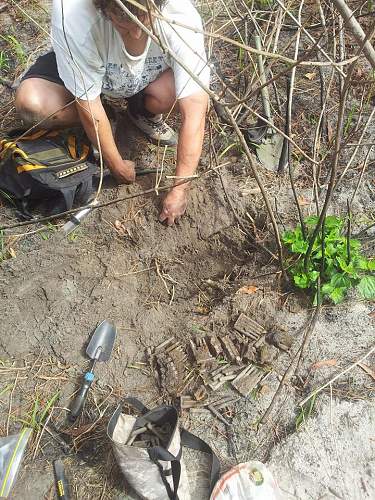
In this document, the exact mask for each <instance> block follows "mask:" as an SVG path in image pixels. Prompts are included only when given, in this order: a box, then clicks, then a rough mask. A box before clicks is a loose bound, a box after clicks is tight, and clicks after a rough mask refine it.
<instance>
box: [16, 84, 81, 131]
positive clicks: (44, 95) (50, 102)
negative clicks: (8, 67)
mask: <svg viewBox="0 0 375 500" xmlns="http://www.w3.org/2000/svg"><path fill="white" fill-rule="evenodd" d="M15 106H16V110H17V113H18V115H19V116H20V118H21V119H22V121H23V122H24V124H25V125H27V126H32V125H36V124H39V125H38V127H40V128H63V127H71V126H74V125H77V124H79V123H80V120H79V117H78V113H77V110H76V104H75V101H74V97H73V96H72V94H71V93H70V92H69V91H68V90H67V89H66V88H65V87H63V86H62V85H59V84H57V83H54V82H49V81H48V80H44V79H43V78H28V79H27V80H24V81H23V82H21V84H20V86H19V87H18V89H17V93H16V102H15Z"/></svg>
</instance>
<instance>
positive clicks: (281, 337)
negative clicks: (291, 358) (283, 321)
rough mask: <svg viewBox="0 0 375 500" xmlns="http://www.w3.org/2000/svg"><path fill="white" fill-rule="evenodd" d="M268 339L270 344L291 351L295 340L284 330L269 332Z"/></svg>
mask: <svg viewBox="0 0 375 500" xmlns="http://www.w3.org/2000/svg"><path fill="white" fill-rule="evenodd" d="M266 340H267V342H268V343H269V344H272V345H274V346H275V347H277V348H278V349H281V350H282V351H286V352H287V351H289V349H290V348H291V347H292V345H293V342H294V339H293V337H292V336H291V335H289V333H288V332H284V331H271V332H269V333H267V336H266Z"/></svg>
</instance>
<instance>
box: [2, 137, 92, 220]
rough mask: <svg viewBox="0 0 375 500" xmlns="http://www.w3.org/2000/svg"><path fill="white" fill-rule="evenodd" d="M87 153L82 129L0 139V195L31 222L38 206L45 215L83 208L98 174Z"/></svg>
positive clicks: (86, 144)
mask: <svg viewBox="0 0 375 500" xmlns="http://www.w3.org/2000/svg"><path fill="white" fill-rule="evenodd" d="M17 137H21V138H20V139H19V140H17ZM90 153H91V151H90V145H89V142H88V140H87V137H86V136H85V134H84V132H83V130H81V131H79V130H74V131H57V130H55V131H48V130H40V131H38V132H36V133H34V134H31V135H26V136H22V133H20V131H15V132H12V133H10V134H9V135H8V136H7V137H5V138H3V139H2V140H0V195H3V196H4V197H5V198H11V199H12V200H13V202H14V203H15V204H16V206H17V209H18V211H19V215H20V217H21V218H23V219H32V218H33V216H32V214H31V212H30V211H31V210H33V209H34V208H35V207H36V206H38V205H40V204H43V208H44V213H45V214H46V215H55V214H58V213H61V212H65V211H66V210H70V209H71V208H72V206H73V203H75V204H80V205H85V204H87V202H88V201H89V199H90V197H91V195H92V193H93V177H95V176H98V175H99V167H98V166H97V165H95V164H94V163H92V162H91V161H89V158H90Z"/></svg>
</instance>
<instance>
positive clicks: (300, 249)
mask: <svg viewBox="0 0 375 500" xmlns="http://www.w3.org/2000/svg"><path fill="white" fill-rule="evenodd" d="M308 248H309V243H308V242H307V241H304V240H297V241H295V242H294V243H293V244H292V246H291V250H292V252H294V253H302V254H305V253H306V252H307V249H308Z"/></svg>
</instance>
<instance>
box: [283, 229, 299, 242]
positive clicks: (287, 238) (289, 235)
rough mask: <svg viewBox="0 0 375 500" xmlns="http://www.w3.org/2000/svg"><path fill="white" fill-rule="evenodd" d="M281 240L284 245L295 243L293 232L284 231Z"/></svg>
mask: <svg viewBox="0 0 375 500" xmlns="http://www.w3.org/2000/svg"><path fill="white" fill-rule="evenodd" d="M281 240H282V242H283V243H284V244H285V245H288V244H292V243H294V242H295V241H296V236H295V234H294V231H285V232H284V233H283V235H282V236H281Z"/></svg>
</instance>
